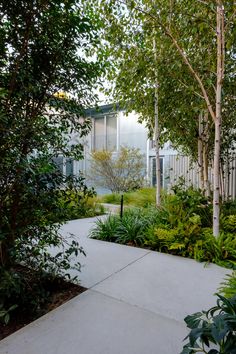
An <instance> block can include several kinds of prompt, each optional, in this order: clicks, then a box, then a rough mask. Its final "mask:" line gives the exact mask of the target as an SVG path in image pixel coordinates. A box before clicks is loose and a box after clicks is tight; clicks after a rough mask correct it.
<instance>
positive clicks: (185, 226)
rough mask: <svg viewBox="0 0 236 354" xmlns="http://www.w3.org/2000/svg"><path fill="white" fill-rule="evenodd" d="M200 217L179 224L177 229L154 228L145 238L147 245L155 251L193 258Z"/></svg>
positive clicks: (196, 216) (193, 217)
mask: <svg viewBox="0 0 236 354" xmlns="http://www.w3.org/2000/svg"><path fill="white" fill-rule="evenodd" d="M199 232H200V217H199V216H198V215H195V216H192V217H190V218H189V219H188V221H186V222H185V223H181V222H179V224H178V225H177V227H175V228H170V226H168V228H167V227H164V228H163V227H156V228H152V232H151V230H150V229H149V232H148V233H147V235H146V238H145V245H147V246H150V247H151V248H152V249H154V250H158V251H161V252H167V253H172V254H177V255H181V256H185V257H193V254H194V244H195V242H196V240H197V239H198V238H199Z"/></svg>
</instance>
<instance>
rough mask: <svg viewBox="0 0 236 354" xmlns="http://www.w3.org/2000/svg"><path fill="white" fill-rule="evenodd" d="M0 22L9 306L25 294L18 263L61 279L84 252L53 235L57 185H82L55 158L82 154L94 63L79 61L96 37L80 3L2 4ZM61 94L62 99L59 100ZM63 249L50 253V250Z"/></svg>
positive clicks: (0, 219)
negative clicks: (80, 253)
mask: <svg viewBox="0 0 236 354" xmlns="http://www.w3.org/2000/svg"><path fill="white" fill-rule="evenodd" d="M0 19H1V26H0V28H1V29H0V68H1V70H0V101H1V102H0V131H1V141H0V156H1V163H0V176H1V177H0V211H1V212H0V225H1V226H0V277H1V286H0V302H1V303H3V304H4V306H5V307H10V305H11V303H12V301H16V302H17V303H18V304H20V303H22V301H23V300H22V299H23V295H24V292H25V290H26V288H27V290H29V288H28V287H27V279H26V280H25V281H24V278H23V276H22V277H21V276H20V273H19V274H18V271H17V269H16V265H17V264H19V263H21V264H23V265H25V266H29V267H31V268H33V269H34V270H35V271H36V272H38V273H39V275H40V276H42V274H44V272H49V273H53V274H54V275H58V274H61V275H65V273H66V272H67V270H68V268H69V267H70V262H69V259H70V256H71V255H73V254H75V255H77V254H78V252H79V251H82V250H81V249H80V248H79V245H78V243H77V242H75V241H72V243H71V244H70V245H67V243H68V242H67V241H66V240H64V241H63V239H62V238H61V236H60V234H59V227H60V224H61V223H62V222H63V210H62V209H61V205H60V198H61V191H59V187H63V189H64V190H66V189H68V188H69V189H78V188H79V189H80V190H81V193H84V194H86V193H87V187H86V186H85V185H84V181H83V179H82V178H77V179H76V178H66V177H65V176H63V174H62V173H61V172H60V171H59V169H58V167H57V166H56V164H55V163H54V162H53V161H54V159H55V158H56V157H58V156H59V155H61V154H63V155H64V156H65V157H68V158H72V159H73V158H74V159H79V158H81V157H82V148H83V147H82V145H81V143H80V141H81V137H83V136H84V135H86V134H87V133H88V131H89V129H90V122H89V121H88V120H86V119H85V118H81V117H82V116H83V107H84V106H86V105H88V103H91V102H94V97H93V95H92V93H91V92H92V87H93V86H94V85H95V83H96V80H97V78H98V75H99V73H100V65H98V64H97V63H95V62H94V61H91V60H90V61H88V60H86V59H85V58H86V53H87V52H89V51H90V50H91V48H92V46H93V45H96V43H97V35H96V28H95V26H94V24H93V23H92V20H91V19H90V18H89V17H88V15H87V14H86V13H85V10H84V6H83V1H82V0H81V1H80V0H79V1H75V0H69V1H57V0H46V1H43V0H33V1H29V2H26V1H23V0H13V1H6V0H3V1H1V4H0ZM60 91H64V92H67V93H68V94H67V95H65V96H64V97H62V98H58V97H56V95H55V93H57V92H60ZM70 133H71V134H70ZM72 137H73V140H71V138H72ZM59 215H60V217H61V220H58V217H59ZM58 221H59V223H58ZM55 222H57V224H55ZM65 242H66V243H65ZM63 245H64V250H62V251H60V252H59V253H58V254H57V255H56V256H52V255H51V254H50V253H49V251H48V249H49V248H48V247H49V246H58V247H62V246H63ZM68 247H69V248H68ZM16 294H18V295H17V296H16ZM14 299H15V300H14ZM21 300H22V301H21Z"/></svg>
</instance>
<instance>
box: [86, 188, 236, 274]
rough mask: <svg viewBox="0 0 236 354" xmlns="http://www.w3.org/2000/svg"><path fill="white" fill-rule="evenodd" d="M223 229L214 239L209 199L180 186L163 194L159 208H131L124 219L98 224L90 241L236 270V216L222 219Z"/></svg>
mask: <svg viewBox="0 0 236 354" xmlns="http://www.w3.org/2000/svg"><path fill="white" fill-rule="evenodd" d="M136 193H138V192H136ZM128 196H129V194H128ZM132 196H133V194H132ZM124 197H125V195H124ZM138 203H139V201H138ZM228 204H229V203H228ZM232 204H233V203H232ZM233 210H234V209H233V206H232V207H231V212H232V211H233ZM111 223H112V227H111ZM221 226H222V231H221V233H220V235H219V236H218V237H214V236H213V234H212V229H211V227H212V203H211V200H210V198H207V197H204V196H203V195H202V193H201V192H200V191H199V190H196V189H194V188H192V187H190V188H187V189H186V188H183V186H182V184H181V185H176V186H175V187H174V188H173V194H170V195H168V194H165V193H163V195H162V205H161V207H159V208H155V207H154V206H153V205H150V206H147V207H145V208H137V207H136V208H129V209H127V210H125V211H124V214H123V217H122V218H120V217H119V216H118V215H117V216H109V217H108V218H107V219H106V220H103V221H101V220H100V221H98V222H97V225H96V226H95V228H94V229H93V230H92V231H91V237H94V238H98V239H102V240H107V241H112V242H118V243H123V244H129V245H135V246H140V247H146V248H149V249H152V250H156V251H160V252H164V253H170V254H173V255H179V256H183V257H189V258H194V259H196V260H198V261H201V262H213V263H216V264H218V265H220V266H225V267H228V268H236V238H235V215H234V214H233V215H228V214H227V213H226V215H222V216H221Z"/></svg>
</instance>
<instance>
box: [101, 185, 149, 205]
mask: <svg viewBox="0 0 236 354" xmlns="http://www.w3.org/2000/svg"><path fill="white" fill-rule="evenodd" d="M123 196H124V204H125V205H130V206H136V207H143V208H145V207H147V206H149V205H155V188H141V189H138V190H136V191H133V192H126V193H123ZM99 201H100V202H101V203H108V204H120V201H121V194H118V193H112V194H106V195H103V196H99Z"/></svg>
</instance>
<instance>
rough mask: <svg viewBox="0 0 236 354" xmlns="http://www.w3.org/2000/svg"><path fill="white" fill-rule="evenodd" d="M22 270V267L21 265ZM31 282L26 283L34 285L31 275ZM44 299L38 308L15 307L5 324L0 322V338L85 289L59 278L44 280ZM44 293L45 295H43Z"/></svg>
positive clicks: (29, 285)
mask: <svg viewBox="0 0 236 354" xmlns="http://www.w3.org/2000/svg"><path fill="white" fill-rule="evenodd" d="M22 269H23V271H24V268H23V267H22ZM32 279H33V280H32V284H28V287H29V288H30V287H32V288H34V287H35V283H34V281H35V277H34V274H33V276H32ZM43 290H44V292H45V293H44V297H45V298H44V299H43V301H42V303H41V304H40V308H38V309H37V310H35V309H34V310H33V311H32V307H28V308H27V307H25V308H24V309H23V310H22V309H21V308H19V309H18V308H17V309H16V310H14V313H12V316H11V313H10V320H9V322H8V323H7V324H5V323H3V322H0V340H2V339H3V338H5V337H7V336H9V335H10V334H12V333H14V332H16V331H17V330H19V329H20V328H22V327H24V326H26V325H27V324H29V323H31V322H33V321H34V320H36V319H37V318H39V317H41V316H43V315H45V314H46V313H48V312H50V311H52V310H54V309H55V308H57V307H58V306H60V305H62V304H63V303H65V302H67V301H69V300H70V299H72V298H73V297H75V296H77V295H79V294H81V293H82V292H84V291H86V290H87V289H86V288H84V287H82V286H80V285H78V284H74V283H71V282H68V281H65V280H63V279H60V278H56V279H53V280H46V281H45V283H44V284H43ZM45 294H46V295H45Z"/></svg>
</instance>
